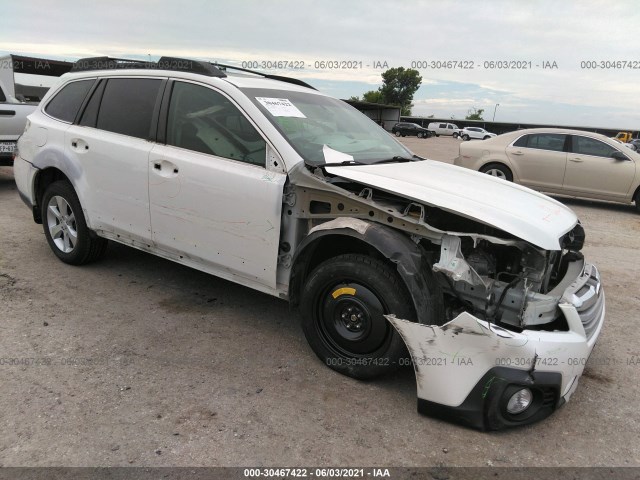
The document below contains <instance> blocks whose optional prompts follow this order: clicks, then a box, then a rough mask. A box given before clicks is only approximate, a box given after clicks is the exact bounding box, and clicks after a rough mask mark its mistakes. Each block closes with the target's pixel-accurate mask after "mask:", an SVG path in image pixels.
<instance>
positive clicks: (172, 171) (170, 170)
mask: <svg viewBox="0 0 640 480" xmlns="http://www.w3.org/2000/svg"><path fill="white" fill-rule="evenodd" d="M153 169H154V170H156V171H158V172H160V173H159V175H160V176H162V177H167V178H169V177H172V176H174V175H177V174H178V167H177V166H176V165H174V164H173V163H171V162H169V161H167V160H162V161H159V162H153Z"/></svg>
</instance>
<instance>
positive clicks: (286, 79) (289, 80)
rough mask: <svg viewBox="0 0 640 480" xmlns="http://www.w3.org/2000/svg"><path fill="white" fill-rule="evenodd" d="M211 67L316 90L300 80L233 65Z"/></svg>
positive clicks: (218, 64)
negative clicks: (251, 74)
mask: <svg viewBox="0 0 640 480" xmlns="http://www.w3.org/2000/svg"><path fill="white" fill-rule="evenodd" d="M211 65H213V66H214V67H216V68H218V69H221V70H238V71H240V72H247V73H253V74H254V75H260V76H261V77H264V78H269V79H271V80H279V81H281V82H286V83H292V84H294V85H299V86H301V87H307V88H311V89H313V90H317V88H315V87H312V86H311V85H309V84H308V83H307V82H303V81H302V80H299V79H297V78H292V77H283V76H280V75H271V74H269V73H264V72H257V71H255V70H248V69H246V68H240V67H234V66H233V65H225V64H223V63H212V64H211Z"/></svg>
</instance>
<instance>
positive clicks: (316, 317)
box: [301, 254, 415, 379]
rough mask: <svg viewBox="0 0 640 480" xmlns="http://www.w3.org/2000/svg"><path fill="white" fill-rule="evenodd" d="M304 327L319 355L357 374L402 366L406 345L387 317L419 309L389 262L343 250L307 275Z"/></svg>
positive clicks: (368, 375)
mask: <svg viewBox="0 0 640 480" xmlns="http://www.w3.org/2000/svg"><path fill="white" fill-rule="evenodd" d="M301 313H302V327H303V330H304V333H305V336H306V338H307V341H308V342H309V345H310V346H311V348H312V349H313V350H314V352H315V353H316V355H318V357H319V358H320V359H321V360H323V361H324V362H325V364H326V365H327V366H329V367H330V368H332V369H334V370H336V371H338V372H340V373H343V374H345V375H348V376H351V377H354V378H361V379H365V378H373V377H376V376H379V375H382V374H384V373H388V372H392V371H394V370H395V369H396V368H398V364H399V362H398V360H399V358H400V356H401V355H403V354H404V353H405V346H404V343H403V341H402V339H401V338H400V336H399V335H398V333H397V332H396V331H395V329H394V328H393V326H392V325H391V324H390V323H389V322H388V321H387V320H386V319H385V318H384V315H385V314H389V313H393V314H395V315H396V316H398V317H400V318H404V319H408V320H414V319H415V313H414V309H413V306H412V302H411V298H410V297H409V295H408V293H407V291H406V289H405V287H404V285H403V284H402V283H401V281H400V279H399V278H398V275H397V273H396V272H395V271H394V270H393V269H392V267H390V266H389V265H387V264H386V263H384V262H382V261H380V260H377V259H374V258H371V257H368V256H365V255H356V254H348V255H340V256H338V257H335V258H332V259H330V260H327V261H325V262H323V263H321V264H320V265H319V266H318V267H317V268H316V269H315V270H314V271H313V272H312V273H311V274H310V275H309V277H308V278H307V282H306V285H305V287H304V290H303V294H302V298H301Z"/></svg>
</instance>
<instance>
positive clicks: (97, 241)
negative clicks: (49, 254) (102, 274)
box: [41, 181, 108, 265]
mask: <svg viewBox="0 0 640 480" xmlns="http://www.w3.org/2000/svg"><path fill="white" fill-rule="evenodd" d="M41 213H42V226H43V229H44V235H45V237H46V238H47V242H48V243H49V247H51V250H53V253H55V255H56V256H57V257H58V258H59V259H60V260H62V261H63V262H64V263H68V264H70V265H84V264H85V263H89V262H93V261H95V260H98V259H99V258H101V257H102V256H104V254H105V252H106V250H107V244H108V242H107V240H105V239H104V238H100V237H98V236H97V235H96V234H95V233H93V232H92V231H91V230H89V228H88V227H87V223H86V221H85V219H84V214H83V212H82V207H81V206H80V200H78V195H77V194H76V192H75V190H74V189H73V187H72V186H71V184H70V183H69V182H67V181H57V182H54V183H52V184H51V185H49V186H48V187H47V189H46V190H45V192H44V195H43V197H42V205H41Z"/></svg>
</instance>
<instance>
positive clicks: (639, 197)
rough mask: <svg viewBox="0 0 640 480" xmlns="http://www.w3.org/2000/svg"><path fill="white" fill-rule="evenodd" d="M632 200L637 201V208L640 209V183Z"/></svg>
mask: <svg viewBox="0 0 640 480" xmlns="http://www.w3.org/2000/svg"><path fill="white" fill-rule="evenodd" d="M631 201H632V202H636V208H638V210H640V185H638V186H637V187H636V190H635V191H634V192H633V196H632V197H631Z"/></svg>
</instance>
